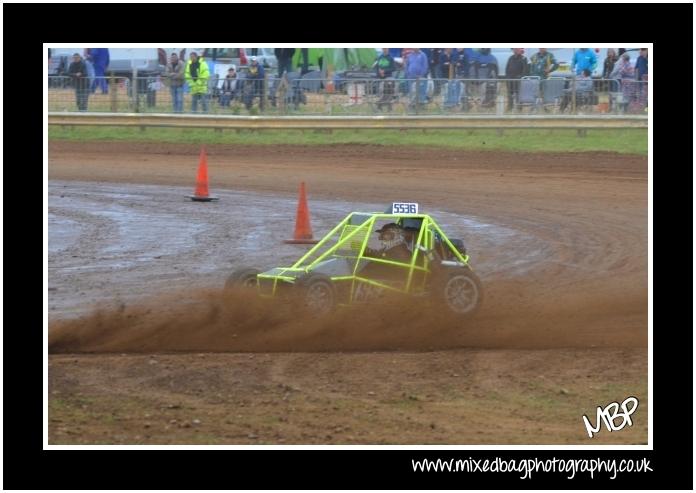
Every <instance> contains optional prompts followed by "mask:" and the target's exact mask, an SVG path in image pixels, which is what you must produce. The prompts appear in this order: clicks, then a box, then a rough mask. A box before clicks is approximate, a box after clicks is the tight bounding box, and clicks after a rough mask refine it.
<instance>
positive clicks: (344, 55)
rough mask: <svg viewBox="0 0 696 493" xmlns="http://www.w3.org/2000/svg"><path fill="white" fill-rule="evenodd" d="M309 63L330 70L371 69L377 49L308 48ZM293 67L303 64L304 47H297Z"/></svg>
mask: <svg viewBox="0 0 696 493" xmlns="http://www.w3.org/2000/svg"><path fill="white" fill-rule="evenodd" d="M307 55H308V60H307V62H308V65H309V66H310V67H319V66H320V63H319V62H320V59H321V62H322V63H321V67H322V69H323V70H325V71H326V70H328V71H329V72H331V73H333V72H339V71H342V70H349V69H352V68H353V67H355V68H357V69H370V68H371V67H372V64H373V63H374V61H375V60H376V59H377V51H376V50H375V49H374V48H308V49H307ZM292 65H293V67H301V66H302V49H300V48H297V49H296V50H295V55H294V56H293V58H292Z"/></svg>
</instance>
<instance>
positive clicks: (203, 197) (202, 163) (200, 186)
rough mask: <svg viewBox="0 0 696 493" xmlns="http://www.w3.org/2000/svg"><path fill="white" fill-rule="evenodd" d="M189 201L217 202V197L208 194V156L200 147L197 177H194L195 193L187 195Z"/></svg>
mask: <svg viewBox="0 0 696 493" xmlns="http://www.w3.org/2000/svg"><path fill="white" fill-rule="evenodd" d="M189 198H190V199H191V200H194V201H196V202H210V201H212V200H218V197H211V196H210V195H209V194H208V156H207V155H206V153H205V147H201V156H200V158H199V160H198V175H197V176H196V191H195V192H194V194H193V195H189Z"/></svg>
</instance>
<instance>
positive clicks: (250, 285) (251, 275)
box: [225, 268, 261, 289]
mask: <svg viewBox="0 0 696 493" xmlns="http://www.w3.org/2000/svg"><path fill="white" fill-rule="evenodd" d="M260 273H261V271H260V270H258V269H250V268H246V269H239V270H236V271H234V272H233V273H232V274H231V275H230V277H228V278H227V282H225V289H233V288H244V289H254V288H256V276H257V274H260Z"/></svg>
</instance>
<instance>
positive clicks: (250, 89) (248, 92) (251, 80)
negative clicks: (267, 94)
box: [244, 56, 266, 111]
mask: <svg viewBox="0 0 696 493" xmlns="http://www.w3.org/2000/svg"><path fill="white" fill-rule="evenodd" d="M265 75H266V74H265V72H264V69H263V66H262V65H260V64H259V61H258V59H257V58H256V56H251V57H249V70H248V71H247V75H246V83H245V84H244V106H246V109H247V110H250V109H251V106H252V105H253V104H254V98H255V97H257V96H258V98H259V100H260V102H259V109H260V110H261V111H263V106H264V101H263V80H264V78H265Z"/></svg>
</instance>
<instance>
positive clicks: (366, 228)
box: [257, 212, 469, 302]
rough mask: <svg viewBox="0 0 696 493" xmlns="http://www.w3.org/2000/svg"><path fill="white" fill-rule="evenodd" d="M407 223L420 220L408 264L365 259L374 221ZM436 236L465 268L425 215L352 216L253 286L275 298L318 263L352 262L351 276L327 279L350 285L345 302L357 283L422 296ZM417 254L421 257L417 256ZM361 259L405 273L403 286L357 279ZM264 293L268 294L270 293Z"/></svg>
mask: <svg viewBox="0 0 696 493" xmlns="http://www.w3.org/2000/svg"><path fill="white" fill-rule="evenodd" d="M408 219H411V220H420V229H419V230H418V231H417V236H416V232H415V231H413V234H414V236H415V241H414V242H413V244H412V251H413V253H412V255H411V259H410V261H409V262H399V261H396V260H390V259H385V258H375V257H367V256H365V250H366V248H367V244H368V241H369V239H370V234H371V233H372V232H373V231H374V227H375V223H376V222H377V221H381V220H391V222H396V223H398V224H403V223H404V221H405V220H408ZM436 236H437V237H438V238H439V239H440V241H441V242H442V244H443V248H447V249H449V251H450V252H452V255H453V257H454V258H455V259H456V261H458V262H460V263H461V265H462V266H466V265H468V261H469V256H468V255H466V254H462V253H461V252H460V251H459V250H458V249H457V248H456V247H455V246H454V245H453V244H452V242H451V241H450V240H449V238H447V235H445V233H444V232H443V231H442V229H441V228H440V226H438V224H437V223H436V222H435V220H434V219H433V218H432V217H430V216H429V215H427V214H390V213H374V212H371V213H364V212H352V213H350V214H349V215H348V216H347V217H346V218H345V219H343V220H342V221H341V222H340V223H338V224H337V225H336V227H334V228H333V229H332V230H331V231H330V232H329V233H327V234H326V236H324V238H322V239H321V240H320V241H319V242H318V243H317V244H316V245H314V246H313V247H312V248H311V249H310V250H309V251H308V252H307V253H305V254H304V255H303V256H302V257H301V258H300V259H299V260H297V262H295V263H294V264H293V265H292V266H290V267H277V268H275V269H271V270H269V271H267V272H263V273H261V274H258V275H257V285H258V288H259V292H260V294H262V295H267V296H268V295H270V296H275V294H276V292H277V287H278V285H279V283H294V282H295V281H296V280H297V278H298V277H300V276H302V275H304V274H307V273H311V272H312V270H313V269H314V268H315V267H317V266H318V265H319V264H320V263H321V262H324V261H326V260H328V259H331V258H345V259H348V260H354V261H355V262H354V264H352V273H351V274H350V275H341V276H331V277H330V278H331V281H332V282H350V283H351V285H350V296H349V299H348V302H352V301H354V299H355V293H356V286H357V285H358V284H359V283H365V284H368V285H372V286H376V287H378V288H383V289H387V290H390V291H395V292H399V293H407V294H415V293H418V292H422V291H423V290H424V289H425V287H426V281H427V274H429V273H430V272H431V269H430V264H431V262H433V261H434V260H435V257H434V255H433V254H432V252H433V249H434V247H435V240H436ZM421 252H422V254H421V255H419V253H421ZM362 259H366V260H369V262H376V263H383V264H388V265H391V266H394V267H396V268H401V269H404V272H405V273H406V272H407V275H406V276H405V278H406V281H405V283H400V284H402V285H401V286H394V285H390V284H388V283H385V282H382V281H379V280H375V279H369V278H367V277H364V276H361V275H360V273H359V272H358V271H359V267H360V265H361V262H360V261H361V260H362ZM456 261H455V262H456ZM416 272H423V273H425V275H423V276H422V279H421V281H420V282H414V273H416ZM271 282H272V287H271V289H268V290H263V291H262V290H261V285H262V283H263V284H265V285H267V284H269V283H271ZM264 291H265V292H264ZM268 291H270V293H269V292H268Z"/></svg>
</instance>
